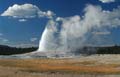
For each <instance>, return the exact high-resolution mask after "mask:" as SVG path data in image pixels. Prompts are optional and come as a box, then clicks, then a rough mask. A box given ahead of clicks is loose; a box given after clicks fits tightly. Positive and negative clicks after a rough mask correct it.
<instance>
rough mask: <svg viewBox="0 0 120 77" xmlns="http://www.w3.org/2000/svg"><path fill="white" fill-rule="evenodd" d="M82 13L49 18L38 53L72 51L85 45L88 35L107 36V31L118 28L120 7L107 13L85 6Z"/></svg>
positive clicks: (99, 8)
mask: <svg viewBox="0 0 120 77" xmlns="http://www.w3.org/2000/svg"><path fill="white" fill-rule="evenodd" d="M84 12H85V14H84V16H81V17H80V16H79V15H75V16H71V17H66V18H62V17H57V18H56V17H53V18H51V19H50V20H49V22H48V24H47V25H46V28H45V30H44V32H43V35H42V38H41V40H40V45H39V49H38V51H40V52H42V51H44V52H45V51H58V52H59V53H66V52H69V51H74V50H76V49H79V48H81V47H83V46H85V45H86V44H87V43H86V41H89V38H88V36H89V35H92V34H93V33H94V34H95V35H98V36H99V34H100V35H102V34H103V35H109V34H110V32H109V30H108V29H111V28H114V27H118V26H120V15H119V14H120V7H118V8H116V9H113V10H112V11H108V10H103V9H102V8H101V7H100V6H94V5H87V6H86V8H85V9H84ZM94 31H98V32H96V33H95V32H94ZM99 31H100V33H99ZM96 40H97V39H96ZM104 40H105V39H104ZM61 51H66V52H61Z"/></svg>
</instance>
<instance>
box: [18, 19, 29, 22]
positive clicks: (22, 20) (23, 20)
mask: <svg viewBox="0 0 120 77" xmlns="http://www.w3.org/2000/svg"><path fill="white" fill-rule="evenodd" d="M18 21H19V22H25V21H27V20H26V19H19V20H18Z"/></svg>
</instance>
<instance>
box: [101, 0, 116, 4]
mask: <svg viewBox="0 0 120 77" xmlns="http://www.w3.org/2000/svg"><path fill="white" fill-rule="evenodd" d="M99 1H101V2H102V3H111V2H115V0H99Z"/></svg>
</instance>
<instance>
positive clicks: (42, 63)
mask: <svg viewBox="0 0 120 77" xmlns="http://www.w3.org/2000/svg"><path fill="white" fill-rule="evenodd" d="M0 66H1V67H12V68H17V69H19V71H24V72H32V73H43V72H44V73H74V74H120V68H119V67H120V64H96V61H77V60H74V59H73V60H72V59H0Z"/></svg>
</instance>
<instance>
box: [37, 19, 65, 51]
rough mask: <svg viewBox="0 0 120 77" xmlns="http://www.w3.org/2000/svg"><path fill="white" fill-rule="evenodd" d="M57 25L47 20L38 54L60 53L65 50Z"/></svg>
mask: <svg viewBox="0 0 120 77" xmlns="http://www.w3.org/2000/svg"><path fill="white" fill-rule="evenodd" d="M59 34H60V33H59V29H58V23H57V22H55V21H54V20H52V19H51V20H49V21H48V23H47V25H46V28H45V30H44V32H43V34H42V37H41V40H40V42H39V49H38V51H39V52H48V51H61V50H64V49H65V46H61V45H63V44H62V43H65V42H62V41H61V37H60V35H59Z"/></svg>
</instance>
